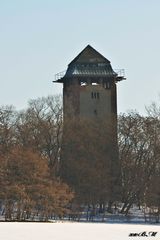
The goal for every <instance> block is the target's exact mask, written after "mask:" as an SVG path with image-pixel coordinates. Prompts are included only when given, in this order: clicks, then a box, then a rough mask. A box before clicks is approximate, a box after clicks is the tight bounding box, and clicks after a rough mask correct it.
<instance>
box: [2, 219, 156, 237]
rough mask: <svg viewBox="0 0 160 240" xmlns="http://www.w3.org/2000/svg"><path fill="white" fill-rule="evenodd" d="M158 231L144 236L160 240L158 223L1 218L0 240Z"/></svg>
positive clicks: (123, 234) (122, 235)
mask: <svg viewBox="0 0 160 240" xmlns="http://www.w3.org/2000/svg"><path fill="white" fill-rule="evenodd" d="M150 232H157V234H156V236H148V237H147V239H155V240H160V225H159V226H158V225H145V224H144V225H143V224H142V225H138V224H108V223H68V222H64V223H62V222H57V223H16V222H12V223H8V222H0V240H126V239H129V240H132V239H136V240H137V239H146V237H144V236H137V237H135V236H133V237H130V236H129V234H131V233H137V234H139V233H144V234H147V235H150V234H152V233H150Z"/></svg>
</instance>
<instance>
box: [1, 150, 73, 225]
mask: <svg viewBox="0 0 160 240" xmlns="http://www.w3.org/2000/svg"><path fill="white" fill-rule="evenodd" d="M0 161H1V165H0V172H1V183H3V184H2V185H1V196H0V197H1V199H2V200H3V202H4V205H5V217H6V220H13V219H16V220H19V221H20V220H25V219H26V218H29V217H30V218H31V217H32V218H33V217H34V216H35V214H37V215H38V216H39V217H41V219H42V220H47V219H48V217H49V216H51V215H52V214H56V215H59V214H64V212H65V211H66V209H67V204H68V203H69V201H70V200H71V199H72V198H73V193H72V192H71V191H70V189H69V188H68V186H67V185H66V184H63V183H61V182H60V181H57V180H56V179H53V178H52V179H51V178H50V174H49V168H48V163H47V159H46V158H45V157H42V156H41V155H40V154H39V153H37V152H33V151H32V150H31V149H25V148H22V147H21V148H20V147H16V148H13V149H12V150H11V151H10V153H8V154H6V155H3V156H2V155H1V158H0Z"/></svg>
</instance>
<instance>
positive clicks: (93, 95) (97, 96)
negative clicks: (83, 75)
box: [91, 92, 100, 99]
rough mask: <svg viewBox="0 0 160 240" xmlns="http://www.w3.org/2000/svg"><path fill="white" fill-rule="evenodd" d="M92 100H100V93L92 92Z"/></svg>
mask: <svg viewBox="0 0 160 240" xmlns="http://www.w3.org/2000/svg"><path fill="white" fill-rule="evenodd" d="M91 98H94V99H99V98H100V95H99V92H91Z"/></svg>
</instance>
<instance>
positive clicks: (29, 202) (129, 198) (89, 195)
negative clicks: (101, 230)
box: [0, 96, 160, 221]
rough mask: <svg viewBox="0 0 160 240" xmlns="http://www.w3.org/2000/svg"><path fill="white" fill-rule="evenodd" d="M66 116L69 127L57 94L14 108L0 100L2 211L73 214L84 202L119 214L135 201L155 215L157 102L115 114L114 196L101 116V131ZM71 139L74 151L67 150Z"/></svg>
mask: <svg viewBox="0 0 160 240" xmlns="http://www.w3.org/2000/svg"><path fill="white" fill-rule="evenodd" d="M68 124H75V125H74V128H72V129H74V130H72V131H70V128H67V126H65V127H64V123H63V109H62V99H61V96H48V97H42V98H38V99H34V100H30V101H29V102H28V107H27V108H26V109H24V110H22V111H17V110H16V109H15V108H14V106H1V107H0V188H1V190H0V210H1V214H2V215H3V216H4V219H5V220H6V221H12V220H16V221H27V220H32V221H35V220H37V219H38V220H40V221H48V219H50V218H59V219H62V218H65V217H67V218H68V219H72V220H74V219H77V218H80V215H81V214H82V212H84V211H86V212H87V211H88V210H85V209H92V215H93V214H94V212H95V211H97V210H98V212H99V213H100V214H103V213H106V212H107V211H108V212H109V213H110V214H112V212H113V210H114V209H117V211H118V212H119V214H122V215H125V216H127V215H128V214H129V211H130V209H131V208H132V206H133V204H136V205H137V206H138V208H139V209H141V208H143V209H144V211H147V209H149V210H150V211H151V212H152V213H153V214H155V216H156V217H157V219H158V221H159V217H160V188H159V186H160V107H159V105H158V104H157V103H152V104H151V105H150V106H148V107H147V108H146V114H145V115H141V114H139V113H138V112H137V111H128V112H127V113H121V114H119V116H118V127H117V132H118V148H119V153H118V154H119V160H120V161H119V162H120V165H121V176H120V178H121V180H120V183H119V185H118V188H117V189H116V188H114V187H113V188H114V196H113V191H112V188H111V186H110V182H114V179H112V178H113V176H114V174H111V173H110V172H107V171H106V169H107V168H106V162H108V161H107V160H106V158H107V154H106V158H104V153H105V151H110V149H109V146H108V147H107V142H109V141H110V136H111V135H112V132H111V131H109V130H108V128H106V127H105V126H106V125H105V124H107V123H105V122H104V127H103V131H102V132H99V130H98V126H97V125H96V124H95V125H94V124H92V125H91V124H89V122H87V121H85V122H84V121H83V122H81V123H75V122H74V123H71V122H69V123H68ZM90 125H91V127H89V126H90ZM75 133H76V134H75ZM64 135H66V136H67V137H66V138H65V139H67V141H65V142H64V141H63V137H64ZM106 136H108V137H107V140H106ZM75 147H76V149H77V152H76V154H75V153H74V154H72V152H73V149H74V148H75ZM62 149H66V151H65V153H66V154H65V156H63V159H64V160H65V162H66V163H67V164H68V166H69V167H70V168H69V169H70V172H68V171H65V169H66V168H63V169H62V167H61V165H62V162H61V152H62ZM113 172H114V168H113ZM71 173H72V174H71ZM66 179H67V180H66ZM109 202H110V204H109ZM109 206H110V208H109ZM87 220H88V215H87Z"/></svg>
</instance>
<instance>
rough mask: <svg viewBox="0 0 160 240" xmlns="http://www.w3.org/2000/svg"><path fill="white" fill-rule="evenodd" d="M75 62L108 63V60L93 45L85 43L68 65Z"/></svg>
mask: <svg viewBox="0 0 160 240" xmlns="http://www.w3.org/2000/svg"><path fill="white" fill-rule="evenodd" d="M76 63H110V61H109V60H108V59H107V58H105V57H104V56H103V55H102V54H100V53H99V52H97V51H96V50H95V49H94V48H93V47H91V46H90V45H87V46H86V47H85V48H84V49H83V50H82V51H81V52H80V53H79V54H78V55H77V57H75V58H74V59H73V60H72V62H70V64H69V65H68V66H70V65H72V64H76Z"/></svg>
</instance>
